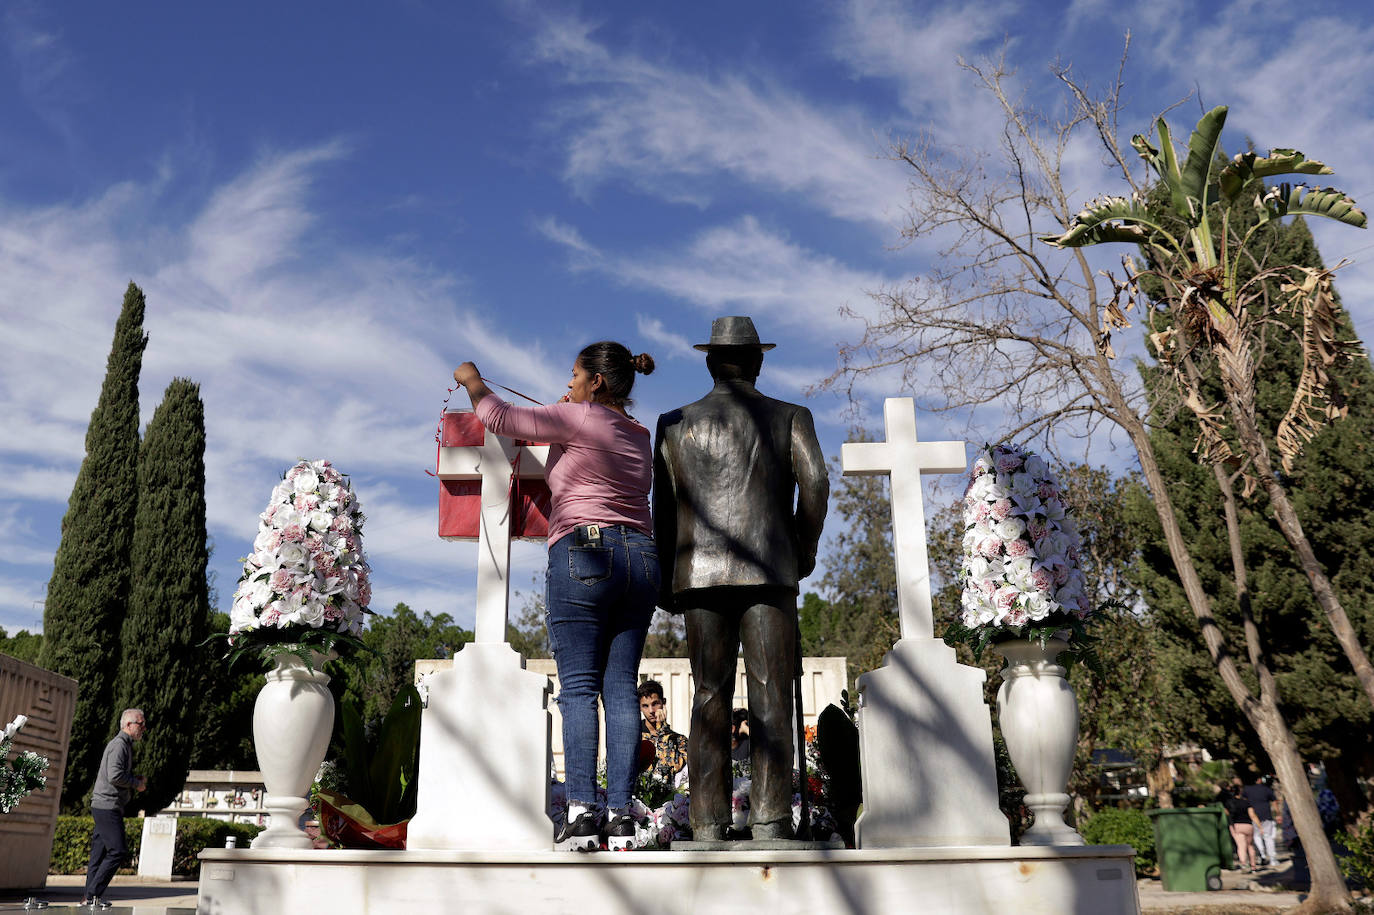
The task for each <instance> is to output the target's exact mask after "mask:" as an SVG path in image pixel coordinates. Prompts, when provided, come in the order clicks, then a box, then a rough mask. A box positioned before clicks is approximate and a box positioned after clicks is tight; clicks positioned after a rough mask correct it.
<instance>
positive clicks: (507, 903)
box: [198, 845, 1140, 915]
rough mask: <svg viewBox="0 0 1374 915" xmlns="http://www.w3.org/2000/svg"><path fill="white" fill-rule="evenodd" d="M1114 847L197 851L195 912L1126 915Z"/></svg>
mask: <svg viewBox="0 0 1374 915" xmlns="http://www.w3.org/2000/svg"><path fill="white" fill-rule="evenodd" d="M1133 855H1134V852H1133V851H1132V850H1131V848H1130V847H1128V846H1125V845H1105V846H1089V847H1063V848H1060V847H1037V848H1022V847H1014V848H998V847H982V848H906V849H891V848H883V849H861V850H847V849H839V850H827V851H741V852H734V853H732V854H729V855H723V854H721V853H719V852H673V851H663V852H620V853H615V854H612V853H599V854H584V855H578V854H572V853H569V852H563V853H559V852H471V851H344V850H330V849H323V850H318V851H315V850H310V851H297V850H288V849H263V850H254V849H206V850H205V851H203V852H201V855H200V858H201V862H202V864H201V874H200V897H199V901H198V911H200V912H213V913H215V915H272V913H283V915H285V913H299V912H303V911H325V912H329V911H335V912H367V913H369V915H389V913H398V915H399V913H414V912H426V911H435V912H441V911H442V912H450V911H452V912H457V911H463V912H474V913H477V912H480V913H488V912H492V913H504V912H510V913H521V915H524V913H529V912H595V913H596V915H642V913H644V912H648V911H652V912H654V913H655V915H676V913H681V915H689V913H691V915H717V913H722V915H724V913H740V915H746V913H747V915H758V913H759V912H767V913H768V915H788V913H798V915H801V913H805V915H815V913H818V912H873V913H878V912H884V913H885V912H917V911H918V912H921V913H922V915H982V913H987V915H1005V913H1007V912H1016V913H1017V915H1072V913H1081V915H1139V913H1140V899H1139V896H1138V895H1137V892H1136V882H1135V874H1134V870H1133V866H1132V858H1133Z"/></svg>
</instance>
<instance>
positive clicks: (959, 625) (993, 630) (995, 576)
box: [945, 445, 1094, 662]
mask: <svg viewBox="0 0 1374 915" xmlns="http://www.w3.org/2000/svg"><path fill="white" fill-rule="evenodd" d="M1081 548H1082V544H1081V541H1080V539H1079V536H1078V529H1077V526H1076V525H1075V524H1074V521H1073V517H1072V515H1071V514H1070V513H1069V509H1068V506H1067V505H1066V504H1065V499H1064V494H1063V491H1062V490H1061V489H1060V486H1059V481H1058V479H1056V477H1055V475H1054V473H1053V472H1051V470H1050V468H1049V465H1048V464H1047V463H1046V462H1045V460H1044V459H1043V458H1041V457H1040V456H1039V455H1037V454H1035V453H1033V452H1031V451H1027V450H1025V449H1023V448H1019V447H1016V446H1014V445H991V446H984V448H983V451H982V453H981V454H979V455H978V458H977V460H976V461H974V464H973V471H972V473H971V475H970V478H969V485H968V489H967V490H966V491H965V493H964V559H963V565H962V567H961V569H960V578H961V580H962V582H963V596H962V599H961V603H962V612H961V614H960V618H959V620H958V621H957V622H955V623H953V624H952V625H951V626H950V627H949V629H948V630H947V631H946V633H945V641H946V642H949V643H951V644H953V643H956V642H964V643H966V644H968V645H969V646H970V647H971V648H972V649H973V653H974V656H975V657H976V658H981V657H982V653H983V650H984V649H985V648H986V647H987V646H988V645H989V644H991V643H994V642H999V641H1003V640H1007V639H1014V638H1024V639H1033V640H1037V641H1040V642H1042V643H1043V642H1045V641H1047V640H1048V639H1050V638H1052V637H1054V636H1055V635H1056V634H1058V633H1060V632H1062V631H1065V630H1067V632H1068V642H1069V650H1068V651H1067V652H1065V660H1073V659H1074V658H1075V657H1076V658H1077V659H1083V660H1088V661H1090V662H1091V661H1092V660H1094V659H1093V658H1092V656H1091V642H1092V638H1091V637H1090V636H1089V635H1088V633H1087V631H1086V629H1085V626H1086V624H1087V623H1088V622H1089V620H1090V619H1091V618H1092V615H1093V607H1092V604H1091V602H1090V601H1089V599H1088V594H1087V590H1086V585H1085V583H1084V578H1083V571H1082V569H1081V568H1080V567H1079V555H1078V554H1079V550H1080V549H1081Z"/></svg>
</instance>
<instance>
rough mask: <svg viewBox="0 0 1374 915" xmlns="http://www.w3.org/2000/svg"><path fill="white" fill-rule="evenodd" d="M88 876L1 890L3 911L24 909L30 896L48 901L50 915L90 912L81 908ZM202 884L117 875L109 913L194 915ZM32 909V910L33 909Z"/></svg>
mask: <svg viewBox="0 0 1374 915" xmlns="http://www.w3.org/2000/svg"><path fill="white" fill-rule="evenodd" d="M85 886H86V879H85V878H84V877H81V876H60V877H59V876H54V877H49V878H48V885H47V886H46V887H44V888H43V889H42V890H38V891H33V892H29V893H16V892H15V891H13V890H0V912H4V913H6V915H8V913H10V912H22V911H24V901H25V897H26V896H33V897H34V898H36V899H39V900H42V901H44V902H46V903H48V907H47V908H45V909H43V910H42V911H43V912H45V913H49V915H66V913H76V912H80V913H83V915H90V913H91V910H90V909H83V908H80V907H79V905H78V903H80V902H81V896H82V894H83V893H84V892H85ZM197 889H198V884H197V883H196V882H195V881H193V880H151V879H147V878H144V877H123V876H120V877H115V878H114V881H113V882H112V883H111V884H110V888H109V891H108V892H107V893H106V894H105V895H106V898H108V899H109V901H110V902H112V903H114V908H110V909H105V910H104V913H105V915H130V913H133V912H137V913H138V915H194V912H195V910H196V892H197ZM30 911H32V910H30Z"/></svg>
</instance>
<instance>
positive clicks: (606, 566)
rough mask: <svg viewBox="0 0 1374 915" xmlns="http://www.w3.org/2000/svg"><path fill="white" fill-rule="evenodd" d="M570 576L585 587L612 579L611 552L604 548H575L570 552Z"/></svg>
mask: <svg viewBox="0 0 1374 915" xmlns="http://www.w3.org/2000/svg"><path fill="white" fill-rule="evenodd" d="M568 575H570V576H571V577H572V578H575V579H577V580H578V581H580V582H582V584H584V585H594V584H596V583H597V582H600V581H605V580H606V579H608V578H610V577H611V550H610V548H609V547H604V546H575V547H572V548H571V549H569V550H568Z"/></svg>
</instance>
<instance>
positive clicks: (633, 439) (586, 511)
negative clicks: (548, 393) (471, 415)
mask: <svg viewBox="0 0 1374 915" xmlns="http://www.w3.org/2000/svg"><path fill="white" fill-rule="evenodd" d="M476 413H477V418H478V419H479V420H481V421H482V425H484V426H486V427H487V428H488V429H490V430H491V431H493V432H495V433H496V434H497V435H504V436H506V437H507V438H520V439H525V440H527V441H533V442H548V443H549V445H550V446H551V447H550V448H549V461H548V465H547V470H546V474H545V477H546V479H547V480H548V484H549V490H550V491H551V493H552V494H553V500H552V501H553V510H552V512H551V513H550V516H549V543H555V542H557V541H558V539H559V538H561V537H564V536H565V535H567V534H569V533H571V532H572V529H573V528H575V527H577V526H578V525H580V524H624V525H628V526H629V527H632V528H634V529H635V530H638V531H642V532H643V533H645V534H647V535H649V536H650V537H652V536H653V526H652V523H651V521H650V517H649V488H650V486H651V485H652V483H653V472H654V465H653V449H652V448H651V446H650V436H649V430H648V429H646V428H644V426H642V425H640V424H639V423H638V422H636V421H635V420H633V419H630V418H629V417H625V416H621V415H620V414H619V413H617V412H615V411H614V410H611V409H609V408H607V407H603V406H602V405H601V404H595V403H590V402H588V403H556V404H549V405H548V406H542V407H517V406H514V405H512V404H509V403H507V402H506V401H504V400H502V399H501V398H500V397H497V396H496V395H495V394H488V395H487V396H485V397H483V398H482V399H481V400H479V401H477V406H476Z"/></svg>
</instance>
